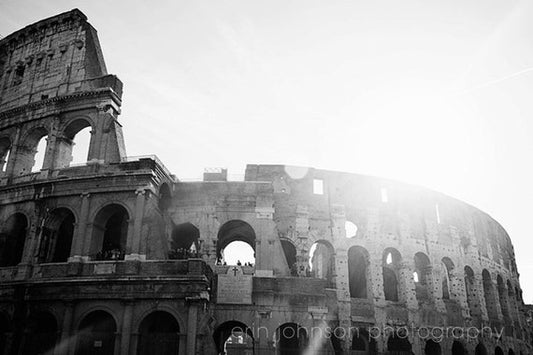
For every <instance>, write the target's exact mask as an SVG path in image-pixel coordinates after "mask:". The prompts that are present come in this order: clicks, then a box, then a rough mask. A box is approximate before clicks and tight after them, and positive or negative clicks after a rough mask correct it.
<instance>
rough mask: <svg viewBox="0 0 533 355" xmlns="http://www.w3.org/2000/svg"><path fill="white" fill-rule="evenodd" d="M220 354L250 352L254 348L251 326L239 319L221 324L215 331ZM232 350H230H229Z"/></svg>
mask: <svg viewBox="0 0 533 355" xmlns="http://www.w3.org/2000/svg"><path fill="white" fill-rule="evenodd" d="M213 339H214V341H215V345H216V348H217V351H218V354H227V353H238V354H240V353H243V354H245V353H248V352H247V350H248V351H250V350H251V351H252V352H253V349H254V336H253V333H252V330H251V329H250V327H248V326H247V325H246V324H244V323H242V322H239V321H237V320H230V321H227V322H224V323H222V324H220V325H219V326H218V327H217V328H216V329H215V331H214V332H213ZM228 350H230V351H228Z"/></svg>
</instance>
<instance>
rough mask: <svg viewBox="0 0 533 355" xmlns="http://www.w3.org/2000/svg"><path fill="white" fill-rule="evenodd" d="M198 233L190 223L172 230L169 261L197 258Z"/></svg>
mask: <svg viewBox="0 0 533 355" xmlns="http://www.w3.org/2000/svg"><path fill="white" fill-rule="evenodd" d="M199 239H200V231H199V230H198V228H196V227H195V226H194V225H193V224H191V223H182V224H178V225H175V226H174V227H173V228H172V237H171V241H170V251H169V258H170V259H187V258H196V257H198V250H199V242H198V240H199Z"/></svg>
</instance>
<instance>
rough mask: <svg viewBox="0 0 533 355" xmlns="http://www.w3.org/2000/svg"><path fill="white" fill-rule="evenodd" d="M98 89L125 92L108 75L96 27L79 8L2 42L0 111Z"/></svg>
mask: <svg viewBox="0 0 533 355" xmlns="http://www.w3.org/2000/svg"><path fill="white" fill-rule="evenodd" d="M98 88H111V89H113V90H114V91H115V93H117V94H118V95H119V96H120V95H121V92H122V83H121V82H120V81H119V80H118V79H117V78H116V77H115V76H111V75H107V69H106V67H105V63H104V58H103V55H102V50H101V48H100V43H99V41H98V36H97V33H96V30H95V29H94V28H93V27H92V26H91V25H90V24H89V23H88V22H87V17H86V16H85V15H84V14H83V13H82V12H81V11H79V10H77V9H74V10H71V11H68V12H65V13H62V14H60V15H57V16H53V17H50V18H48V19H45V20H42V21H39V22H36V23H34V24H32V25H29V26H26V27H25V28H23V29H21V30H19V31H17V32H15V33H13V34H11V35H9V36H7V37H6V38H4V39H2V40H1V41H0V111H5V110H8V109H10V108H13V107H17V106H21V105H25V104H29V103H33V102H38V101H42V100H46V99H51V98H54V97H57V96H61V95H66V94H71V93H75V92H80V91H90V90H95V89H98Z"/></svg>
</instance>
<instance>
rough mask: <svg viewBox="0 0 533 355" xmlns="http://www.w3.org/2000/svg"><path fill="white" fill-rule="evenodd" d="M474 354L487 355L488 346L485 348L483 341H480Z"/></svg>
mask: <svg viewBox="0 0 533 355" xmlns="http://www.w3.org/2000/svg"><path fill="white" fill-rule="evenodd" d="M474 354H475V355H487V348H485V345H483V343H478V344H477V346H476V350H475V352H474Z"/></svg>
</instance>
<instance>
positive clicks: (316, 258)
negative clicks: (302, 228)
mask: <svg viewBox="0 0 533 355" xmlns="http://www.w3.org/2000/svg"><path fill="white" fill-rule="evenodd" d="M309 269H310V271H311V275H312V276H313V277H316V278H319V279H325V280H328V283H329V284H330V285H331V284H333V282H334V281H333V278H334V275H335V250H334V249H333V246H332V245H331V243H330V242H328V241H326V240H317V241H316V242H314V243H313V245H312V246H311V248H310V249H309Z"/></svg>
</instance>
